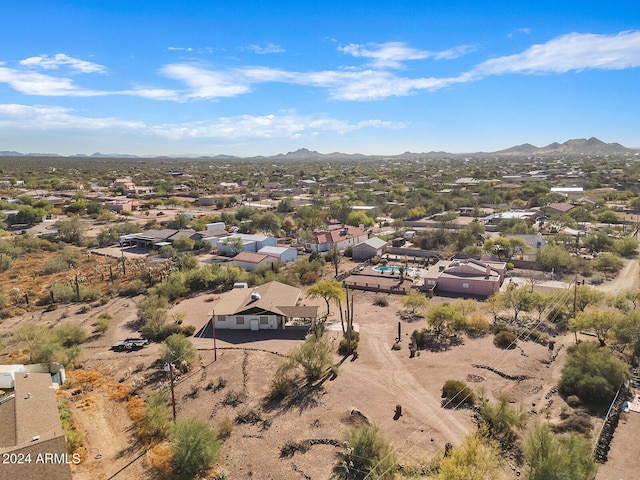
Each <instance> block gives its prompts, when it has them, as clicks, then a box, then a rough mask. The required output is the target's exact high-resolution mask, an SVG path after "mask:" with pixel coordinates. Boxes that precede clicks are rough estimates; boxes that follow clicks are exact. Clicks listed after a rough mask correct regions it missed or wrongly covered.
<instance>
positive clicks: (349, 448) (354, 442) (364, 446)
mask: <svg viewBox="0 0 640 480" xmlns="http://www.w3.org/2000/svg"><path fill="white" fill-rule="evenodd" d="M342 457H343V459H344V464H345V465H346V468H347V471H348V477H349V478H352V479H357V480H363V479H364V478H371V479H377V480H392V479H393V478H394V476H395V472H396V470H397V465H396V458H395V455H394V454H393V449H392V447H391V444H390V443H389V442H388V441H387V440H386V439H385V438H384V436H383V435H382V432H381V431H380V429H379V428H378V427H374V426H370V425H360V426H357V427H352V428H350V429H349V430H347V432H346V434H345V451H344V453H343V454H342Z"/></svg>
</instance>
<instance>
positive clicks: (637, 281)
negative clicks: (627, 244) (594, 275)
mask: <svg viewBox="0 0 640 480" xmlns="http://www.w3.org/2000/svg"><path fill="white" fill-rule="evenodd" d="M622 262H623V264H624V266H623V267H622V270H620V273H619V274H618V276H617V277H616V278H614V279H613V280H610V281H608V282H605V283H603V284H601V285H597V286H595V287H594V288H595V289H596V290H599V291H601V292H605V293H609V294H611V295H619V294H621V293H624V292H627V291H629V290H633V289H636V288H640V263H639V262H638V259H637V258H631V259H628V258H624V259H622Z"/></svg>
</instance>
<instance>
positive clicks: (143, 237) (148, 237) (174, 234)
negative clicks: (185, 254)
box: [120, 228, 199, 250]
mask: <svg viewBox="0 0 640 480" xmlns="http://www.w3.org/2000/svg"><path fill="white" fill-rule="evenodd" d="M182 237H189V238H191V239H193V240H198V239H199V235H198V232H196V231H195V230H193V229H191V228H187V229H184V230H174V229H169V228H165V229H162V230H156V229H151V230H146V231H144V232H141V233H131V234H128V235H122V236H121V237H120V246H121V247H124V246H132V247H140V248H147V249H149V250H152V249H156V248H161V247H164V246H166V245H171V244H172V243H173V242H174V241H176V240H177V239H179V238H182Z"/></svg>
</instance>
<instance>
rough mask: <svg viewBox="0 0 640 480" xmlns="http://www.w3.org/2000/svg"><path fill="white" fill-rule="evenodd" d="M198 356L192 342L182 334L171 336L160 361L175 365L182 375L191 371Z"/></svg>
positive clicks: (165, 343)
mask: <svg viewBox="0 0 640 480" xmlns="http://www.w3.org/2000/svg"><path fill="white" fill-rule="evenodd" d="M197 356H198V352H197V350H196V348H195V347H194V346H193V343H191V340H189V339H188V338H187V337H185V336H184V335H182V334H180V333H174V334H173V335H169V336H168V337H167V339H166V340H165V341H164V344H163V345H162V349H161V350H160V359H161V360H162V361H164V362H165V363H171V364H173V365H174V367H175V368H177V369H178V370H179V371H180V372H182V373H185V372H188V371H189V368H191V364H192V363H193V361H194V360H195V359H196V357H197Z"/></svg>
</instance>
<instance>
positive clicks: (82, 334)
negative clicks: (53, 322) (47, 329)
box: [53, 323, 87, 348]
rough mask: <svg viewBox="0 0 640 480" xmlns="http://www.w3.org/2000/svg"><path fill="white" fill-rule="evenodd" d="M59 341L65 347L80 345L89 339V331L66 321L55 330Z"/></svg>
mask: <svg viewBox="0 0 640 480" xmlns="http://www.w3.org/2000/svg"><path fill="white" fill-rule="evenodd" d="M53 334H54V337H55V340H56V342H57V343H59V344H60V345H62V346H63V347H65V348H67V347H72V346H74V345H80V344H81V343H82V342H84V341H85V340H86V339H87V331H86V330H85V329H84V328H83V327H82V326H81V325H76V324H73V323H65V324H62V325H60V326H58V327H56V328H55V329H54V330H53Z"/></svg>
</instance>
